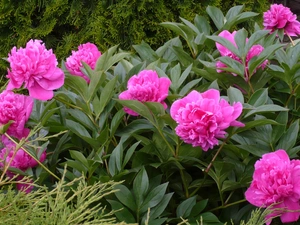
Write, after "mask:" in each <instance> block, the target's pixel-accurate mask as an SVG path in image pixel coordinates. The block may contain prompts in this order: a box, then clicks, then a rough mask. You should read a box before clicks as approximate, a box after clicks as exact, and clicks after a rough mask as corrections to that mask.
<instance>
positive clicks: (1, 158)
mask: <svg viewBox="0 0 300 225" xmlns="http://www.w3.org/2000/svg"><path fill="white" fill-rule="evenodd" d="M15 149H16V145H15V144H14V143H13V142H10V143H6V145H5V146H4V148H2V149H0V167H1V168H3V167H4V164H8V163H10V164H9V167H12V168H17V169H19V170H22V171H26V170H27V169H29V168H33V167H36V166H37V165H38V163H37V161H36V160H35V159H33V158H32V157H31V156H30V155H28V154H27V153H26V152H25V151H24V150H23V149H18V150H17V152H15ZM37 153H38V152H37ZM45 159H46V151H44V152H42V153H41V156H40V159H39V161H40V162H44V161H45ZM7 175H8V176H10V177H12V176H13V173H11V172H9V171H8V173H7Z"/></svg>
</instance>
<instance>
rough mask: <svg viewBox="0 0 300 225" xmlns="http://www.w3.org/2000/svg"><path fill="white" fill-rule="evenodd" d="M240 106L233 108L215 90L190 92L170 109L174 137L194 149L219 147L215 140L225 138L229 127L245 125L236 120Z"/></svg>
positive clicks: (240, 111) (236, 104) (239, 112)
mask: <svg viewBox="0 0 300 225" xmlns="http://www.w3.org/2000/svg"><path fill="white" fill-rule="evenodd" d="M242 109H243V107H242V104H241V103H240V102H237V103H234V104H233V106H231V105H229V103H228V102H227V101H226V100H225V99H221V98H220V92H219V91H218V90H214V89H210V90H208V91H206V92H203V93H199V92H197V91H192V92H191V93H189V94H188V95H187V96H186V97H184V98H182V99H179V100H177V101H175V102H174V103H173V104H172V106H171V109H170V112H171V117H172V118H173V119H174V120H175V121H176V122H177V124H178V126H177V127H176V129H175V131H176V134H177V135H178V136H179V137H180V138H181V139H182V140H183V141H184V142H185V143H188V144H192V145H193V147H196V146H200V147H201V148H202V149H203V150H204V151H207V150H208V149H211V148H213V147H214V146H215V145H218V143H219V142H218V138H224V137H225V135H226V132H225V130H226V129H227V128H228V127H230V126H238V127H242V126H244V124H243V123H241V122H238V121H236V119H237V118H238V117H239V116H240V115H241V113H242Z"/></svg>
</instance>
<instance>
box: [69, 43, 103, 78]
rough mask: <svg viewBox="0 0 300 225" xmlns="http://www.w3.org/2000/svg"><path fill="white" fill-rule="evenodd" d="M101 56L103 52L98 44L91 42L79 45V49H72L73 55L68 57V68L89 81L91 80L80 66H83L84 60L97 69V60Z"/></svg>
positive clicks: (72, 72) (73, 73)
mask: <svg viewBox="0 0 300 225" xmlns="http://www.w3.org/2000/svg"><path fill="white" fill-rule="evenodd" d="M100 56H101V52H100V51H99V50H98V48H97V46H96V45H94V44H92V43H89V42H88V43H86V44H82V45H79V46H78V51H72V55H71V56H69V57H68V58H67V59H66V68H67V70H68V71H69V72H70V73H71V74H72V75H75V76H80V77H82V78H84V79H85V80H86V81H87V82H90V79H89V78H88V77H87V76H86V75H84V74H83V73H82V72H81V70H80V68H83V65H82V62H85V63H86V64H88V65H89V66H90V67H91V68H92V69H95V66H96V62H97V60H98V58H99V57H100Z"/></svg>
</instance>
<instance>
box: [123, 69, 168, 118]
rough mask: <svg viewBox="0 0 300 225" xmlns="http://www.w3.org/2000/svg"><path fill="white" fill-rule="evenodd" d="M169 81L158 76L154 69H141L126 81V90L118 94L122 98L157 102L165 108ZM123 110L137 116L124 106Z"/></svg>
mask: <svg viewBox="0 0 300 225" xmlns="http://www.w3.org/2000/svg"><path fill="white" fill-rule="evenodd" d="M170 84H171V81H170V79H169V78H166V77H161V78H160V77H158V75H157V73H156V71H154V70H142V71H141V72H140V73H139V74H138V75H134V76H132V77H131V78H130V79H129V80H128V83H127V89H128V90H126V91H124V92H122V93H121V94H120V95H119V99H122V100H138V101H140V102H158V103H161V104H162V105H163V106H164V108H165V109H166V108H167V105H166V103H165V102H164V100H165V99H166V98H167V96H168V92H169V87H170ZM124 110H125V112H127V113H128V114H130V115H133V116H137V115H138V114H137V113H136V112H134V111H133V110H131V109H129V108H127V107H125V108H124Z"/></svg>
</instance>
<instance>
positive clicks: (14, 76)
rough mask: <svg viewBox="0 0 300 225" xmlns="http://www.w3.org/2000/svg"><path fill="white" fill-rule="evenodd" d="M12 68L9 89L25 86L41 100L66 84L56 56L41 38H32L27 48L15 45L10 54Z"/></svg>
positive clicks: (30, 93) (31, 94)
mask: <svg viewBox="0 0 300 225" xmlns="http://www.w3.org/2000/svg"><path fill="white" fill-rule="evenodd" d="M8 61H9V63H10V68H11V69H10V70H8V75H7V78H9V79H10V80H9V84H8V87H7V89H8V90H12V89H14V88H20V87H21V86H22V84H23V83H24V87H25V88H27V89H28V91H29V95H30V96H31V97H33V98H35V99H39V100H49V99H51V98H52V97H53V90H55V89H58V88H60V87H61V86H62V85H63V84H64V73H63V71H62V70H61V69H60V68H58V67H57V64H58V63H57V59H56V56H55V55H54V54H53V53H52V49H51V50H47V49H46V47H45V45H44V44H42V41H41V40H30V41H29V42H27V44H26V47H25V48H19V49H17V48H16V47H13V49H12V50H11V53H10V54H9V55H8Z"/></svg>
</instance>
